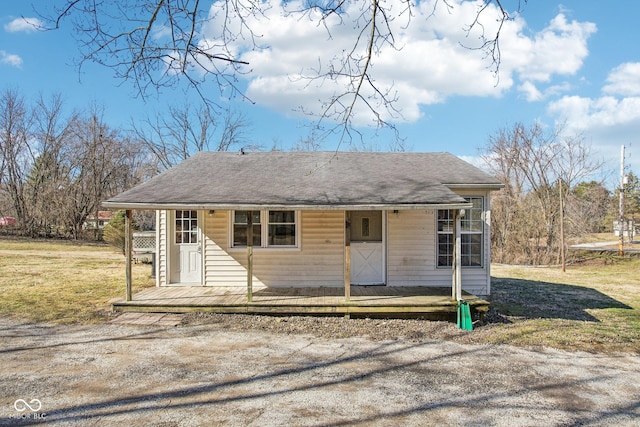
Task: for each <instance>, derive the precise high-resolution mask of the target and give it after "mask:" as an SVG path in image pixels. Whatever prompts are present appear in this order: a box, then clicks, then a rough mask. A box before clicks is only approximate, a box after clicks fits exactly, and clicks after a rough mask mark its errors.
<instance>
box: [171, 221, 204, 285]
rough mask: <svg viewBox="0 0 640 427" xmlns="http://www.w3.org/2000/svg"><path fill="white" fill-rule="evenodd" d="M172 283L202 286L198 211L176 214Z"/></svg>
mask: <svg viewBox="0 0 640 427" xmlns="http://www.w3.org/2000/svg"><path fill="white" fill-rule="evenodd" d="M172 253H173V262H172V263H171V264H172V272H171V282H172V283H184V284H198V285H200V284H202V246H201V243H200V228H199V226H198V211H191V210H188V211H187V210H184V211H183V210H180V211H176V212H175V218H174V232H173V251H172Z"/></svg>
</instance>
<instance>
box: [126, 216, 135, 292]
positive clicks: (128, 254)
mask: <svg viewBox="0 0 640 427" xmlns="http://www.w3.org/2000/svg"><path fill="white" fill-rule="evenodd" d="M125 213H126V214H125V218H124V256H125V258H126V268H125V281H126V283H127V297H126V300H127V301H131V255H132V254H131V246H132V240H133V235H132V227H131V222H132V221H131V218H132V211H131V210H130V209H127V210H126V212H125Z"/></svg>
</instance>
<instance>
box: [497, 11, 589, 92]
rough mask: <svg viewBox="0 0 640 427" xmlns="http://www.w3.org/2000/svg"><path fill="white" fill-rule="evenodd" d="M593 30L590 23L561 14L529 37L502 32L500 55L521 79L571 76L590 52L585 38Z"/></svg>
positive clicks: (539, 80)
mask: <svg viewBox="0 0 640 427" xmlns="http://www.w3.org/2000/svg"><path fill="white" fill-rule="evenodd" d="M595 31H596V26H595V24H593V23H590V22H577V21H571V22H568V21H567V18H566V17H565V16H564V15H563V14H559V15H557V16H556V17H555V18H553V19H552V20H551V22H550V23H549V25H548V26H547V27H546V28H544V29H543V30H542V31H540V32H539V33H537V34H535V35H534V36H533V37H532V38H529V37H526V36H524V35H523V34H522V33H519V34H512V33H510V34H503V38H502V40H503V43H502V54H503V56H504V57H505V59H506V61H505V62H506V63H507V66H511V67H513V70H514V71H515V72H517V73H518V74H519V75H520V76H521V77H522V78H523V79H526V80H531V81H538V82H548V81H549V80H550V79H551V77H552V76H553V75H573V74H575V73H576V72H577V71H578V70H579V69H580V68H581V67H582V64H583V62H584V59H585V58H586V57H587V55H588V54H589V50H588V48H587V40H588V38H589V37H590V36H591V34H593V33H594V32H595Z"/></svg>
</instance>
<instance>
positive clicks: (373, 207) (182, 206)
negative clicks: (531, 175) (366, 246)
mask: <svg viewBox="0 0 640 427" xmlns="http://www.w3.org/2000/svg"><path fill="white" fill-rule="evenodd" d="M102 206H104V207H105V208H109V209H136V210H164V209H167V210H216V209H219V210H242V211H249V210H296V211H325V210H339V211H354V210H355V211H380V210H388V211H390V210H421V209H425V210H435V209H468V208H471V207H473V204H472V203H467V202H460V203H417V204H410V203H407V204H397V203H395V204H383V203H380V204H352V205H344V204H340V205H301V204H291V205H288V204H243V203H241V204H229V203H128V202H104V203H102Z"/></svg>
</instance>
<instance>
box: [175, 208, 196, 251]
mask: <svg viewBox="0 0 640 427" xmlns="http://www.w3.org/2000/svg"><path fill="white" fill-rule="evenodd" d="M175 227H176V233H175V234H176V237H175V239H176V244H178V245H180V244H189V243H198V211H183V210H180V211H176V221H175Z"/></svg>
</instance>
